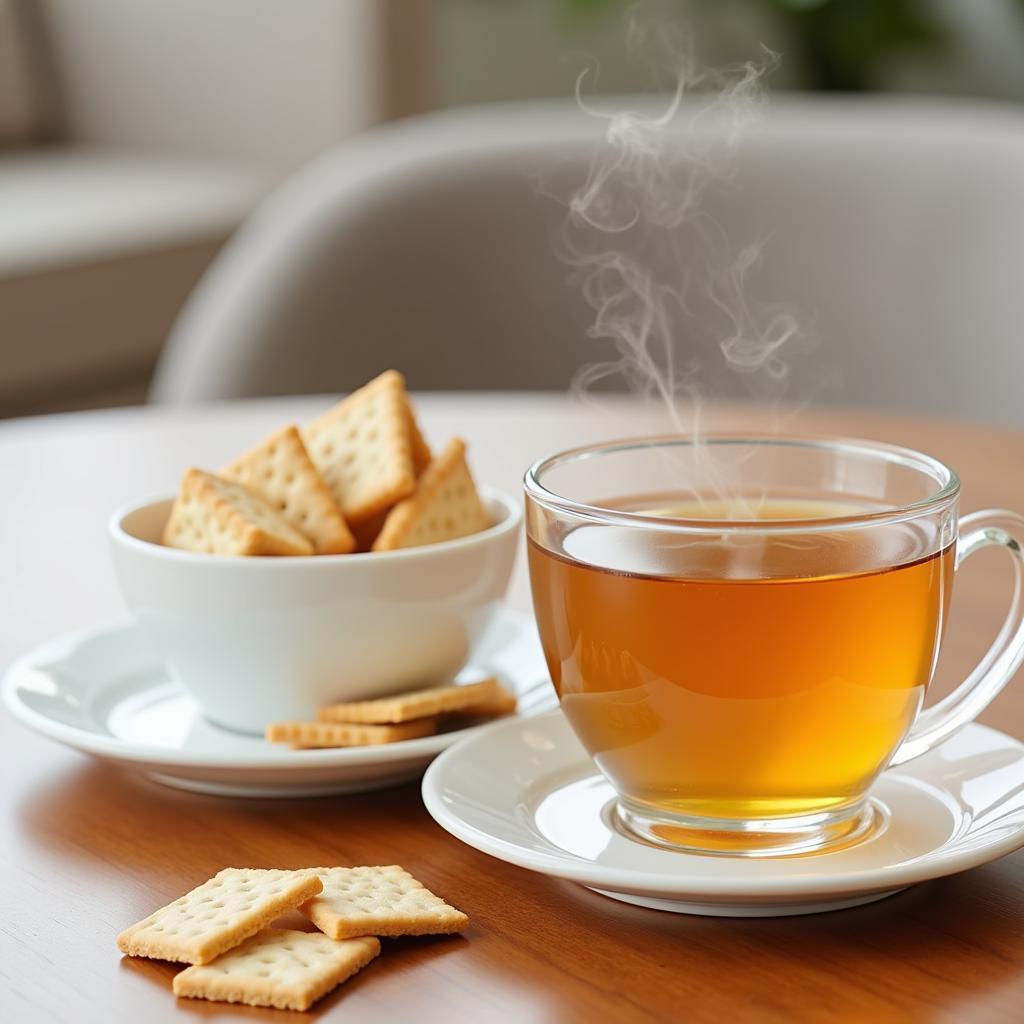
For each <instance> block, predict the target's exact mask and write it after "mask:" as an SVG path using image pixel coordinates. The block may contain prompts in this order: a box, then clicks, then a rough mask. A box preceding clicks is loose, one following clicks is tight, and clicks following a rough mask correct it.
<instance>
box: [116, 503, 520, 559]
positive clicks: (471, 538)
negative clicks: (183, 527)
mask: <svg viewBox="0 0 1024 1024" xmlns="http://www.w3.org/2000/svg"><path fill="white" fill-rule="evenodd" d="M478 490H479V492H480V496H481V498H483V500H484V502H485V504H488V505H494V504H497V505H498V506H500V508H501V509H502V511H503V513H504V514H503V516H502V518H501V520H500V521H499V522H496V523H494V524H493V525H492V526H489V527H487V529H486V530H480V531H478V532H477V533H470V534H467V535H466V536H465V537H456V538H455V539H454V540H442V541H438V542H437V543H436V544H424V545H422V546H421V547H415V548H398V549H396V550H394V551H355V552H350V553H349V554H345V555H305V556H292V557H287V556H284V557H274V558H270V557H266V558H238V557H236V556H233V555H215V554H210V553H208V552H205V551H184V550H182V549H181V548H172V547H167V546H165V545H163V544H157V543H155V542H153V541H149V540H143V539H142V538H141V537H136V536H135V535H134V534H131V533H129V532H128V531H127V530H126V529H125V527H124V520H125V519H127V518H128V516H130V515H132V514H133V513H135V512H140V511H141V510H143V509H145V508H149V507H150V506H152V505H159V504H162V503H163V502H169V501H173V500H174V495H173V494H171V495H168V494H161V495H158V496H156V497H152V496H151V497H149V498H145V499H142V500H139V499H136V500H134V501H130V502H126V503H125V504H123V505H121V506H120V507H119V508H117V509H115V510H114V512H113V513H112V514H111V516H110V518H109V519H108V521H107V531H108V533H109V535H110V537H111V538H112V539H113V541H114V542H115V543H116V544H119V545H122V546H123V547H126V548H129V549H131V550H134V551H138V552H140V553H142V554H145V555H147V556H152V557H156V558H164V559H168V560H170V561H173V562H181V563H184V564H188V563H193V564H200V565H219V566H224V565H232V566H239V567H242V566H244V567H245V568H243V569H242V571H243V572H255V571H264V572H286V571H288V570H289V568H291V569H294V568H295V567H296V566H302V567H311V566H316V567H317V569H315V570H314V571H318V570H321V571H322V570H323V569H326V568H328V567H330V566H332V565H333V566H336V565H339V564H344V565H356V564H358V565H366V564H374V565H376V564H383V563H395V562H399V561H417V560H422V559H425V558H432V557H434V558H436V557H439V556H442V555H444V554H447V553H449V552H452V551H457V550H462V549H465V548H472V547H476V546H479V545H483V544H487V543H489V542H491V541H493V540H497V539H498V538H499V537H502V536H504V535H505V534H507V533H510V532H513V531H515V530H516V529H518V527H519V524H520V521H521V520H522V510H521V507H520V505H519V503H518V502H516V501H513V500H512V498H510V497H509V496H508V495H507V494H504V493H503V492H502V491H499V490H497V489H496V488H493V487H488V486H486V485H484V486H479V487H478Z"/></svg>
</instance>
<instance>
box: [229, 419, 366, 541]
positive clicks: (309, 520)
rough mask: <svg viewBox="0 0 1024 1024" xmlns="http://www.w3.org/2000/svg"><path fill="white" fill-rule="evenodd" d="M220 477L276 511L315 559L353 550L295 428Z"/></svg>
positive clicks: (280, 432)
mask: <svg viewBox="0 0 1024 1024" xmlns="http://www.w3.org/2000/svg"><path fill="white" fill-rule="evenodd" d="M222 472H223V475H224V476H226V477H229V478H230V479H232V480H237V481H238V482H239V483H241V484H244V485H245V486H246V487H248V488H249V490H251V491H253V492H255V493H256V494H258V495H259V496H260V497H261V498H263V499H264V500H265V501H266V502H267V503H268V504H269V505H271V506H273V507H274V508H276V509H277V510H278V511H279V512H280V513H281V515H282V516H283V517H284V518H285V519H286V520H287V521H288V522H289V523H290V524H291V525H292V526H293V527H294V528H295V529H296V530H298V531H299V533H301V534H303V536H305V537H308V538H309V539H310V540H311V541H312V542H313V547H314V549H315V551H316V553H317V554H318V555H344V554H348V552H350V551H351V550H352V549H353V548H354V547H355V538H353V536H352V534H351V532H350V531H349V528H348V526H347V525H346V523H345V518H344V516H342V514H341V509H339V508H338V505H337V503H336V502H335V500H334V495H333V494H331V491H330V488H329V487H328V486H327V484H325V483H324V481H323V478H322V477H321V476H320V474H319V473H318V472H317V469H316V466H314V465H313V461H312V459H310V457H309V453H308V452H307V451H306V446H305V445H304V444H303V443H302V437H301V435H300V434H299V430H298V427H295V426H287V427H282V428H281V429H280V430H278V431H276V432H275V433H273V434H271V435H270V436H269V437H268V438H266V439H265V440H263V441H262V442H260V444H258V445H257V446H256V447H255V448H253V449H251V450H250V451H248V452H246V453H245V454H244V455H242V456H241V457H240V458H238V459H236V460H235V461H234V462H232V463H231V464H230V465H228V466H225V467H224V469H223V471H222Z"/></svg>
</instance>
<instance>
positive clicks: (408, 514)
mask: <svg viewBox="0 0 1024 1024" xmlns="http://www.w3.org/2000/svg"><path fill="white" fill-rule="evenodd" d="M490 525H491V521H490V517H489V516H488V515H487V510H486V509H485V508H484V506H483V502H481V500H480V496H479V495H478V494H477V491H476V486H475V485H474V483H473V477H472V476H471V474H470V472H469V467H468V466H467V465H466V445H465V442H463V441H462V440H461V439H459V438H457V437H456V438H452V440H451V441H449V442H448V445H447V446H446V448H445V449H444V451H443V452H442V453H441V455H440V456H438V458H437V459H435V460H434V461H433V462H432V463H431V464H430V465H429V466H428V467H427V468H426V470H425V472H424V473H423V475H422V476H421V477H420V479H419V482H418V483H417V485H416V491H415V493H414V494H413V495H412V497H410V498H407V499H405V500H404V501H400V502H398V504H396V505H395V507H394V508H393V509H392V510H391V512H390V513H389V514H388V517H387V519H386V520H385V521H384V526H383V528H382V529H381V531H380V533H379V534H378V536H377V539H376V540H375V541H374V542H373V550H374V551H390V550H393V549H395V548H412V547H420V546H422V545H424V544H436V543H438V542H439V541H444V540H455V539H456V538H457V537H465V536H467V535H468V534H471V533H479V532H480V531H481V530H486V529H487V527H488V526H490Z"/></svg>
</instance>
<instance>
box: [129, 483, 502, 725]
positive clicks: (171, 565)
mask: <svg viewBox="0 0 1024 1024" xmlns="http://www.w3.org/2000/svg"><path fill="white" fill-rule="evenodd" d="M481 494H482V496H483V498H484V501H485V504H486V505H487V507H488V508H489V510H490V512H491V516H492V519H493V521H494V525H493V526H491V527H490V528H489V529H487V530H484V531H482V532H481V533H476V534H473V535H471V536H469V537H462V538H460V539H458V540H452V541H445V542H443V543H440V544H432V545H429V546H427V547H420V548H408V549H406V550H400V551H387V552H378V553H372V554H357V555H321V556H317V557H309V558H226V557H221V556H217V555H207V554H199V553H192V552H188V551H179V550H178V549H176V548H169V547H163V546H162V545H161V544H159V543H158V541H159V538H160V534H161V531H162V530H163V526H164V523H165V521H166V519H167V515H168V512H169V510H170V506H171V499H169V498H166V499H162V500H158V501H148V502H143V503H141V504H134V505H130V506H128V507H126V508H122V509H120V510H119V511H117V512H115V513H114V515H113V517H112V518H111V521H110V534H111V538H112V542H113V556H114V568H115V571H116V573H117V578H118V581H119V583H120V585H121V591H122V593H123V595H124V599H125V601H126V603H127V605H128V607H129V608H130V609H131V611H132V612H133V614H134V615H135V617H136V619H137V621H138V622H139V624H140V625H141V626H142V628H143V629H144V631H145V633H146V635H147V637H148V638H149V641H150V642H151V643H152V645H153V647H154V649H155V650H156V651H157V652H158V653H160V654H161V655H162V656H163V657H164V658H165V659H166V660H167V664H168V667H169V669H170V671H171V673H172V674H173V675H174V676H175V677H176V678H177V679H178V681H179V682H180V683H181V685H182V686H183V687H185V689H187V690H188V691H189V693H190V694H191V695H192V696H193V697H194V698H195V700H196V702H197V703H198V704H199V706H200V707H201V708H202V709H203V712H204V713H205V714H206V716H207V717H208V718H210V719H211V720H212V721H214V722H216V723H218V724H219V725H224V726H227V727H228V728H230V729H237V730H240V731H242V732H251V733H262V732H263V730H264V729H265V728H266V726H267V724H268V723H270V722H273V721H282V720H287V719H303V718H305V719H308V718H311V717H312V716H313V715H314V713H315V712H316V709H317V708H319V707H323V706H324V705H325V704H329V703H331V702H332V701H336V700H360V699H364V698H370V697H379V696H385V695H387V694H389V693H398V692H400V691H402V690H406V689H410V688H413V687H416V686H421V685H430V684H431V683H437V682H442V681H447V680H450V679H451V678H452V677H453V676H454V675H455V673H456V672H458V670H459V669H460V668H461V667H462V666H463V665H464V664H465V663H466V661H467V659H468V658H469V656H470V654H471V653H472V651H473V647H474V644H475V643H476V641H477V640H478V638H479V637H480V636H481V634H482V633H483V631H484V629H485V628H486V626H487V625H488V623H489V622H490V620H491V618H492V616H493V614H494V612H495V610H496V609H497V608H498V605H499V603H500V601H501V598H502V595H503V594H504V592H505V588H506V586H507V585H508V580H509V576H510V575H511V572H512V563H513V561H514V560H515V553H516V548H517V542H518V537H519V530H518V527H519V522H520V518H521V514H520V510H519V506H518V504H517V503H515V502H513V501H512V500H511V499H510V498H508V497H506V496H504V495H502V494H499V493H497V492H496V491H493V490H490V489H487V488H483V489H482V490H481Z"/></svg>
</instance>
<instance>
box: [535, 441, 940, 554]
mask: <svg viewBox="0 0 1024 1024" xmlns="http://www.w3.org/2000/svg"><path fill="white" fill-rule="evenodd" d="M698 443H699V444H707V445H711V446H729V445H735V446H740V445H756V446H762V447H777V448H811V449H813V448H817V449H821V450H831V451H836V450H840V451H845V452H847V453H850V454H857V455H862V456H870V457H874V458H879V457H881V458H883V459H885V460H886V461H888V462H890V463H895V464H897V465H901V466H904V467H906V468H909V469H916V470H918V471H920V472H923V473H925V474H926V475H929V476H931V478H932V479H933V480H934V481H935V482H936V484H938V485H939V489H938V490H937V491H935V493H933V494H930V495H929V496H928V497H925V498H921V499H919V500H917V501H914V502H910V503H908V504H905V505H894V506H893V507H892V508H885V509H880V510H875V511H870V512H858V513H855V514H852V515H843V516H824V517H821V518H814V519H811V518H807V519H686V518H677V517H669V516H659V515H652V514H650V513H646V512H629V511H625V510H622V509H612V508H606V507H603V506H601V505H592V504H588V503H586V502H581V501H575V500H574V499H572V498H567V497H565V496H563V495H560V494H558V493H556V492H555V491H552V490H550V489H549V488H548V487H546V486H545V485H544V484H543V483H541V479H540V478H541V475H542V474H543V473H544V472H545V471H547V470H548V469H551V468H552V467H554V466H555V465H558V464H562V463H566V462H580V461H584V460H586V459H590V458H595V457H599V456H601V455H608V454H614V453H616V452H625V451H632V450H636V449H643V448H656V447H669V446H672V447H677V446H678V447H692V446H694V445H695V444H698ZM523 488H524V490H525V492H526V495H527V498H528V499H529V500H530V501H533V502H536V503H537V504H538V505H541V506H543V507H544V508H547V509H549V510H551V511H555V512H561V513H565V514H569V515H572V516H575V517H576V518H579V519H586V520H588V521H591V522H596V523H602V524H606V525H607V524H613V525H621V526H632V527H638V528H645V529H655V530H662V531H666V532H672V533H682V534H709V533H714V534H721V533H723V532H728V533H732V532H743V533H767V534H776V533H809V532H814V533H823V532H828V531H831V530H839V529H852V528H859V527H867V526H875V525H878V524H883V523H895V522H903V521H906V520H908V519H915V518H917V517H919V516H923V515H927V514H929V513H931V512H933V511H935V510H936V509H939V508H941V507H943V506H944V505H946V504H949V503H952V502H953V501H955V500H956V497H957V495H958V494H959V493H960V478H959V477H958V476H957V474H956V473H955V472H954V471H953V470H952V469H951V468H950V467H949V466H947V465H946V464H945V463H944V462H942V461H940V460H939V459H936V458H935V457H934V456H931V455H926V454H925V453H924V452H919V451H915V450H914V449H913V448H906V447H903V446H901V445H895V444H889V443H887V442H884V441H867V440H861V439H859V438H849V437H837V436H828V435H814V436H811V435H807V436H802V435H799V434H779V435H775V434H764V435H758V434H751V433H743V434H739V433H736V434H732V433H711V434H705V435H702V436H701V437H700V438H692V437H687V436H684V435H680V434H657V435H651V436H644V437H631V438H622V439H619V440H613V441H604V442H600V443H598V444H588V445H581V446H579V447H576V448H568V449H566V450H565V451H562V452H557V453H555V454H554V455H548V456H546V457H544V458H541V459H538V460H537V461H536V462H535V463H534V464H533V465H532V466H530V468H529V469H528V470H527V471H526V474H525V476H524V478H523Z"/></svg>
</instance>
